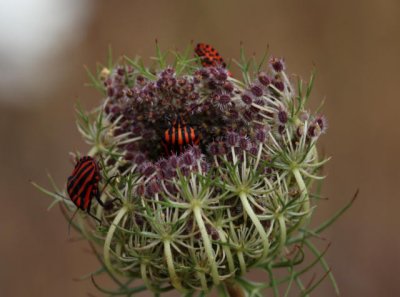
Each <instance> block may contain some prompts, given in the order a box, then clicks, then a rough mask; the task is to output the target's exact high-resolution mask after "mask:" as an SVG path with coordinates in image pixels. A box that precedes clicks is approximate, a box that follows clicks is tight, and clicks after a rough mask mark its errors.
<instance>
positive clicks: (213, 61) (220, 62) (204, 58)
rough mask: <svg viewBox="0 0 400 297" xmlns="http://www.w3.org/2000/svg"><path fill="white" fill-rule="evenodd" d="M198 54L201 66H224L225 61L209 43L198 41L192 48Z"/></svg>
mask: <svg viewBox="0 0 400 297" xmlns="http://www.w3.org/2000/svg"><path fill="white" fill-rule="evenodd" d="M194 51H195V53H196V54H197V55H198V56H199V58H200V61H201V65H203V67H210V66H222V67H224V68H225V67H226V63H225V62H224V59H223V58H222V57H221V55H220V54H219V53H218V51H217V50H216V49H215V48H213V47H212V46H211V45H209V44H205V43H198V44H197V45H196V47H195V49H194Z"/></svg>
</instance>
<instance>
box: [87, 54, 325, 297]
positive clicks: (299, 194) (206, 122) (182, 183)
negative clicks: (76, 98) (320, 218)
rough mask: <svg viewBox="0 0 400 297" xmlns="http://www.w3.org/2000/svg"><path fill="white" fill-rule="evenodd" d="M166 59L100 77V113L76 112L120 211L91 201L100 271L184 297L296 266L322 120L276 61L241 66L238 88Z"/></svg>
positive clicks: (230, 79)
mask: <svg viewBox="0 0 400 297" xmlns="http://www.w3.org/2000/svg"><path fill="white" fill-rule="evenodd" d="M165 57H166V55H165V54H163V53H161V52H160V53H159V55H158V57H157V61H158V62H159V65H160V66H159V68H156V69H152V70H150V69H148V68H146V67H145V66H143V64H142V63H141V62H138V61H139V60H137V59H136V60H130V59H127V62H126V64H124V63H121V64H117V65H115V66H114V67H113V68H112V69H107V71H105V70H103V71H102V72H101V73H100V76H99V77H101V81H95V82H94V83H93V84H94V85H95V86H104V87H100V88H101V91H102V93H103V94H104V98H103V99H104V100H103V101H102V102H101V107H100V108H99V109H97V110H96V111H95V112H94V113H93V114H90V115H88V114H86V113H85V112H83V111H80V113H79V116H80V122H79V128H80V131H81V132H82V134H83V136H84V137H85V139H86V140H87V142H88V143H90V144H91V145H92V146H93V148H92V150H91V155H94V156H96V157H97V158H98V159H99V160H102V168H103V169H102V175H103V176H104V177H107V176H114V175H115V176H117V178H115V179H112V181H110V183H109V185H108V187H107V191H106V192H105V194H104V196H107V199H110V200H111V201H114V200H115V199H118V201H120V202H121V203H118V204H115V205H113V207H112V208H110V209H109V210H106V211H104V210H103V209H102V208H101V205H98V204H96V202H94V205H95V207H96V208H97V213H98V214H101V220H102V229H103V230H102V231H100V230H97V231H96V230H93V229H92V230H91V231H93V233H94V234H96V235H97V238H96V240H97V242H99V241H100V242H102V244H103V251H104V254H103V260H104V263H105V265H106V267H107V271H110V273H113V274H117V275H118V274H123V275H126V276H128V277H131V278H141V279H142V280H143V281H144V283H145V285H146V287H147V288H148V289H150V290H153V291H155V292H160V291H163V290H166V289H167V288H170V287H173V288H175V289H177V290H179V291H180V292H185V293H190V292H193V291H202V292H209V291H210V289H211V288H212V287H213V286H220V285H221V284H222V283H223V282H225V283H226V281H227V280H234V279H235V278H237V277H243V275H244V274H245V273H246V272H247V271H248V270H249V269H251V268H252V267H265V269H267V270H268V271H270V269H272V268H273V267H289V268H290V270H292V269H294V264H293V263H297V262H299V263H300V262H301V260H299V259H300V258H301V257H302V253H294V254H293V255H289V254H287V253H286V252H285V251H288V249H289V248H291V247H292V246H293V244H296V243H298V242H299V240H298V239H297V238H298V236H300V235H302V234H303V235H304V234H307V236H309V235H308V233H302V232H303V230H304V229H301V227H302V228H307V225H306V224H305V223H306V222H307V221H308V219H309V217H310V215H311V210H312V203H311V200H310V195H309V192H310V188H309V186H308V185H310V184H311V181H312V180H313V179H318V178H319V177H318V176H316V174H317V169H318V168H319V167H320V166H321V165H322V164H323V163H324V162H325V161H324V160H323V161H321V160H319V159H318V155H317V152H316V149H315V144H316V142H317V140H318V137H319V136H320V134H321V133H323V132H325V130H326V127H327V125H326V120H325V118H324V117H323V116H321V115H318V116H313V115H310V114H309V113H308V112H307V111H306V110H305V106H304V105H305V102H306V101H307V99H308V96H309V93H310V92H309V91H310V90H311V87H310V86H308V87H307V93H306V94H301V93H300V94H295V92H293V91H292V90H296V88H294V87H292V86H291V82H290V80H289V79H288V77H287V75H286V74H285V65H284V63H283V60H282V59H276V58H272V59H270V67H265V66H264V67H262V69H258V70H257V72H255V73H250V72H249V71H248V70H247V68H246V67H244V66H242V67H241V69H242V70H243V71H245V72H244V73H243V77H245V78H247V80H248V81H245V82H240V81H238V80H237V79H236V78H234V77H236V76H232V75H231V73H230V72H229V71H228V70H227V69H226V68H225V64H224V65H222V64H215V65H211V64H210V65H208V64H207V65H205V66H201V65H198V64H195V62H193V60H191V59H187V58H185V57H184V56H182V55H176V58H177V59H178V61H175V62H174V63H170V62H168V61H167V60H165V59H166V58H165ZM167 65H177V66H176V68H174V67H171V66H167ZM237 77H239V75H238V76H237ZM298 90H300V91H301V90H302V88H298ZM194 140H196V141H194ZM113 199H114V200H113ZM88 226H89V225H88ZM87 228H90V227H87ZM87 231H88V230H85V234H89V233H90V232H87ZM299 232H300V233H301V234H300V235H299ZM104 234H105V237H104ZM310 234H312V233H311V232H310ZM303 235H302V236H303ZM293 271H294V270H293ZM249 292H250V291H249ZM252 292H253V291H252Z"/></svg>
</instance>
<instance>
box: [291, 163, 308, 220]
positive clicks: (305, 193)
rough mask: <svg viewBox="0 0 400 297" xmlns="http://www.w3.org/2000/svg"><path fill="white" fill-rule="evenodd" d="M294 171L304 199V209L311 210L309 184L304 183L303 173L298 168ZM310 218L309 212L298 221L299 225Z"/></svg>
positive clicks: (304, 210)
mask: <svg viewBox="0 0 400 297" xmlns="http://www.w3.org/2000/svg"><path fill="white" fill-rule="evenodd" d="M292 173H293V175H294V178H295V179H296V182H297V185H298V186H299V189H300V193H301V198H302V200H303V207H302V211H303V212H308V211H309V210H310V197H309V195H308V191H307V186H306V184H305V183H304V180H303V176H302V175H301V173H300V171H299V169H298V168H294V169H293V170H292ZM308 218H309V214H306V215H305V216H303V217H302V218H301V220H300V222H299V223H298V227H301V226H303V225H304V224H305V223H306V221H307V220H308Z"/></svg>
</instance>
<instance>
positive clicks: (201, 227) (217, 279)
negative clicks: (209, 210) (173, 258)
mask: <svg viewBox="0 0 400 297" xmlns="http://www.w3.org/2000/svg"><path fill="white" fill-rule="evenodd" d="M193 213H194V216H195V218H196V223H197V226H198V227H199V230H200V233H201V237H202V238H203V243H204V249H205V250H206V254H207V257H208V261H209V264H210V266H211V276H212V278H213V282H214V284H215V285H218V284H219V283H220V277H219V274H218V268H217V263H216V262H215V256H214V250H213V248H212V246H211V241H210V238H209V235H208V233H207V229H206V226H205V224H204V221H203V218H202V216H201V209H200V207H198V206H195V207H194V208H193Z"/></svg>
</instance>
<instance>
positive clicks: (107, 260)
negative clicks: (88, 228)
mask: <svg viewBox="0 0 400 297" xmlns="http://www.w3.org/2000/svg"><path fill="white" fill-rule="evenodd" d="M127 211H128V208H127V207H126V206H124V207H122V208H121V209H120V210H119V211H118V214H117V215H116V217H115V218H114V220H113V222H112V224H111V226H110V229H108V233H107V236H106V240H105V242H104V264H105V265H106V266H107V268H108V269H109V270H110V271H111V272H113V273H115V270H114V268H113V265H112V264H111V258H110V251H111V241H112V238H113V236H114V232H115V229H116V228H117V225H118V224H119V222H120V221H121V219H122V218H123V217H124V215H125V214H126V213H127Z"/></svg>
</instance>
